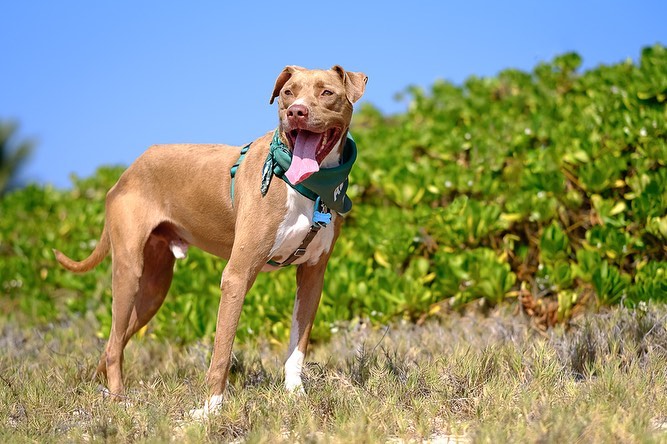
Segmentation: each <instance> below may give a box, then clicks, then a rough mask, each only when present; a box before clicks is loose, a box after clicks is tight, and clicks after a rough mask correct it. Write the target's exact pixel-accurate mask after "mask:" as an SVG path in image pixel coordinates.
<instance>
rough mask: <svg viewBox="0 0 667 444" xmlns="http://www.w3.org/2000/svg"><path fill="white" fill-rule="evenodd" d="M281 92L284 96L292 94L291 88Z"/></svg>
mask: <svg viewBox="0 0 667 444" xmlns="http://www.w3.org/2000/svg"><path fill="white" fill-rule="evenodd" d="M283 94H285V95H286V96H291V95H292V90H291V89H286V90H285V91H283Z"/></svg>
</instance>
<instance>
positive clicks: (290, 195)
mask: <svg viewBox="0 0 667 444" xmlns="http://www.w3.org/2000/svg"><path fill="white" fill-rule="evenodd" d="M285 205H286V207H287V208H286V210H287V211H286V213H285V219H284V220H283V221H282V222H281V224H280V226H279V227H278V231H277V233H276V240H275V241H274V243H273V248H272V249H271V258H272V259H273V260H275V261H277V262H280V261H283V260H285V259H287V257H288V256H289V255H291V254H292V253H294V251H295V250H296V249H297V248H299V245H301V242H303V239H304V238H305V237H306V234H308V231H309V230H310V225H311V224H312V220H313V212H314V208H315V203H314V202H313V201H312V200H310V199H308V198H306V197H304V196H302V195H301V194H299V193H298V192H297V191H296V190H294V189H292V187H287V202H286V204H285ZM336 217H337V215H336V214H335V213H332V219H331V223H330V224H329V225H327V226H326V227H325V228H322V229H320V231H319V232H318V233H317V235H316V236H315V238H314V239H313V240H312V241H311V242H310V245H308V248H307V249H306V254H304V255H303V256H301V257H299V258H298V259H297V260H295V261H294V262H293V263H294V264H303V263H306V262H308V263H310V264H314V263H316V262H317V261H318V260H319V258H320V257H321V256H322V254H324V253H328V252H329V249H331V242H332V241H333V236H334V227H333V223H334V218H336Z"/></svg>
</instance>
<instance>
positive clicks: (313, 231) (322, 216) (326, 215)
mask: <svg viewBox="0 0 667 444" xmlns="http://www.w3.org/2000/svg"><path fill="white" fill-rule="evenodd" d="M330 222H331V210H329V208H327V206H326V205H324V204H323V203H322V201H321V200H320V198H319V197H318V198H317V199H316V200H315V211H314V212H313V223H312V225H311V226H310V230H308V233H306V237H304V238H303V240H302V241H301V245H299V247H298V248H297V249H296V250H294V252H293V253H292V254H290V255H289V256H288V257H287V259H285V260H284V261H282V262H276V261H274V260H270V261H269V262H268V264H269V265H273V266H274V267H285V266H287V265H290V264H291V263H292V262H294V261H295V260H297V259H298V258H300V257H301V256H303V255H304V254H306V249H307V248H308V245H310V243H311V242H312V241H313V239H315V235H317V232H318V231H320V230H321V229H322V228H324V227H326V226H327V225H329V223H330Z"/></svg>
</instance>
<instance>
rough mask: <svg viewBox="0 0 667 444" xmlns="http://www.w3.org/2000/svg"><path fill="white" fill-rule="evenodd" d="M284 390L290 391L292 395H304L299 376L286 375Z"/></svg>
mask: <svg viewBox="0 0 667 444" xmlns="http://www.w3.org/2000/svg"><path fill="white" fill-rule="evenodd" d="M285 390H287V391H288V392H290V393H291V394H293V395H305V394H306V392H305V390H304V389H303V383H302V382H301V377H296V378H295V377H287V378H285Z"/></svg>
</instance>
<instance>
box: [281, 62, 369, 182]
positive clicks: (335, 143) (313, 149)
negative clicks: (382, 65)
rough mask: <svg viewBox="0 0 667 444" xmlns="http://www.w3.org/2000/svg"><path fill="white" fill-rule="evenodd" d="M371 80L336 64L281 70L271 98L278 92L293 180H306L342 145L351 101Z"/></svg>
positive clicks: (357, 98) (353, 100)
mask: <svg viewBox="0 0 667 444" xmlns="http://www.w3.org/2000/svg"><path fill="white" fill-rule="evenodd" d="M367 81H368V77H366V75H364V74H363V73H360V72H347V71H345V70H344V69H343V68H341V67H340V66H337V65H336V66H334V67H333V68H331V69H329V70H307V69H305V68H301V67H299V66H287V67H285V69H284V70H283V71H282V72H281V73H280V75H279V76H278V79H276V85H275V87H274V88H273V94H272V95H271V101H270V102H269V103H273V101H274V99H275V98H276V97H277V98H278V105H279V111H278V112H279V115H280V132H281V137H282V139H283V141H284V142H285V143H287V145H288V146H289V148H290V149H291V150H292V165H291V166H290V169H289V170H288V171H287V173H286V174H287V178H288V179H289V181H290V182H292V183H293V184H295V185H296V184H297V183H299V182H301V181H303V180H305V179H306V178H307V177H308V176H310V175H311V174H313V173H314V172H316V171H318V170H319V168H320V164H322V162H323V161H324V160H325V158H327V156H329V154H331V153H332V152H334V155H335V154H336V151H337V150H338V151H339V150H340V148H341V147H342V145H343V144H342V143H341V142H342V138H343V137H344V136H345V135H346V134H347V130H348V128H349V126H350V119H351V118H352V104H353V103H354V102H356V101H357V100H359V99H360V98H361V96H362V95H363V94H364V90H365V89H366V82H367ZM336 158H337V157H336Z"/></svg>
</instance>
